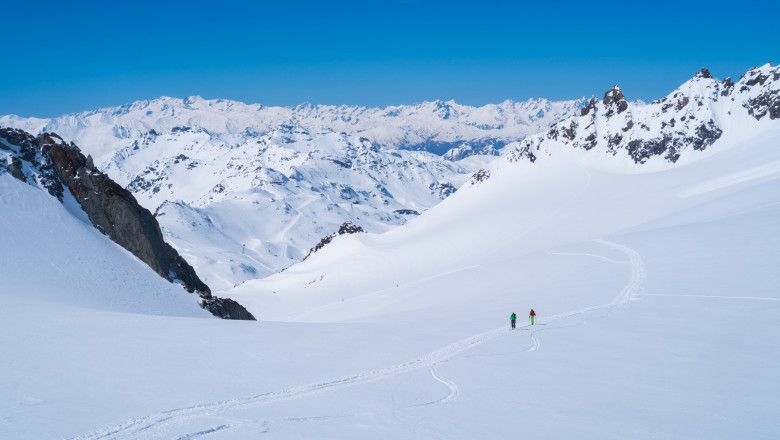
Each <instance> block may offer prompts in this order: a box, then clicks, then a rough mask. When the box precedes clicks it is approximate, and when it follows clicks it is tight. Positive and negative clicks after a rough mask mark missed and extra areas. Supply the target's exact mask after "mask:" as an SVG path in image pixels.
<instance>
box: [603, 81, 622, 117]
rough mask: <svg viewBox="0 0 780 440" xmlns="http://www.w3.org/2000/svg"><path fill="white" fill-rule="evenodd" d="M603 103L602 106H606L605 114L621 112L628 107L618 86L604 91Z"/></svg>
mask: <svg viewBox="0 0 780 440" xmlns="http://www.w3.org/2000/svg"><path fill="white" fill-rule="evenodd" d="M603 103H604V107H606V108H607V116H611V115H612V114H613V113H617V114H620V113H623V112H624V111H626V109H627V108H628V102H627V101H626V98H625V97H624V96H623V91H622V90H620V87H618V86H615V87H612V88H611V89H609V90H607V92H606V93H604V101H603Z"/></svg>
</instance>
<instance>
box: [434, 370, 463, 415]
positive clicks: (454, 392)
mask: <svg viewBox="0 0 780 440" xmlns="http://www.w3.org/2000/svg"><path fill="white" fill-rule="evenodd" d="M431 376H433V378H434V379H436V380H437V381H439V382H441V383H443V384H444V385H446V386H447V388H449V389H450V392H449V393H448V394H447V395H446V396H444V397H442V398H441V399H439V400H436V401H435V402H431V403H429V404H428V406H430V405H444V404H445V403H447V402H450V401H452V400H455V399H457V398H458V395H459V394H460V390H458V384H456V383H455V382H453V381H451V380H448V379H445V378H444V377H442V376H441V373H439V369H438V368H436V365H431Z"/></svg>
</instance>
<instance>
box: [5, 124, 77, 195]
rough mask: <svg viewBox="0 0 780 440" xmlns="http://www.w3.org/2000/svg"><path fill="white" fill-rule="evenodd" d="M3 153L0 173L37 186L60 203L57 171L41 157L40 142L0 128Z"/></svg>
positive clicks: (15, 130)
mask: <svg viewBox="0 0 780 440" xmlns="http://www.w3.org/2000/svg"><path fill="white" fill-rule="evenodd" d="M57 139H59V137H57ZM60 140H61V139H60ZM3 152H5V153H6V157H7V159H6V160H0V173H2V172H3V171H4V170H7V171H8V172H9V173H10V174H11V175H12V176H13V177H15V178H17V179H19V180H21V181H22V182H25V183H28V184H30V185H39V186H41V187H43V188H45V189H46V191H48V192H49V194H51V195H53V196H54V197H56V198H57V200H59V201H60V202H61V201H62V191H63V187H62V184H61V183H60V179H59V176H58V175H57V171H56V170H55V169H54V166H53V165H52V164H51V162H49V161H47V160H46V158H45V157H44V156H43V155H42V153H41V149H40V142H39V141H38V140H37V139H35V137H33V136H31V135H30V134H28V133H26V132H24V131H22V130H17V129H14V128H0V153H3ZM0 158H2V156H0ZM24 164H27V166H25V165H24Z"/></svg>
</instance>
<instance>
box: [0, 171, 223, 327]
mask: <svg viewBox="0 0 780 440" xmlns="http://www.w3.org/2000/svg"><path fill="white" fill-rule="evenodd" d="M0 243H1V244H2V245H1V246H0V292H2V296H3V303H4V305H5V306H6V307H5V311H6V313H16V312H17V310H16V309H17V308H20V309H25V310H18V311H19V312H21V313H22V316H26V315H25V313H32V315H31V316H38V315H37V312H36V309H37V305H38V304H40V305H43V304H44V303H47V302H52V303H56V304H58V305H61V306H62V307H65V308H66V309H67V308H70V307H87V308H90V309H99V310H109V311H115V312H124V313H140V314H153V315H166V316H189V317H207V316H210V315H209V314H208V313H205V312H204V311H203V310H201V308H200V307H199V305H198V302H199V301H200V298H198V297H197V296H193V295H191V294H188V293H187V292H186V291H184V290H183V289H182V288H181V286H179V285H177V284H172V283H170V282H168V281H167V280H165V279H163V278H161V277H160V276H159V275H157V274H156V273H155V272H154V271H152V270H151V269H150V268H149V266H147V265H146V264H145V263H143V262H142V261H141V260H139V259H138V258H136V257H135V256H133V255H132V254H131V253H130V252H128V251H126V250H124V249H122V248H121V247H119V246H118V245H117V244H115V243H114V242H112V241H111V240H110V239H109V238H108V237H106V236H104V235H102V234H101V233H100V232H98V230H97V229H95V227H94V226H92V223H90V221H89V219H88V218H87V215H86V214H85V213H84V211H82V210H81V208H80V207H79V205H78V203H77V202H76V200H75V199H74V198H73V196H72V195H71V194H70V192H69V191H67V190H66V191H65V192H64V203H60V202H59V201H58V200H57V199H56V198H55V197H52V196H51V195H50V194H49V193H47V192H46V191H45V190H43V189H41V188H38V187H34V186H31V185H27V184H25V183H22V182H20V181H19V180H17V179H14V178H13V177H11V175H10V174H7V173H4V174H0ZM9 307H10V308H11V309H12V310H14V312H9ZM42 316H44V315H41V317H40V318H30V319H34V321H32V322H37V321H39V320H40V319H44V318H42ZM4 331H6V332H8V335H7V336H12V337H15V336H14V332H13V331H10V329H9V328H4ZM22 342H24V341H22ZM74 342H78V341H74Z"/></svg>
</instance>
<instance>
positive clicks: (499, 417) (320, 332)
mask: <svg viewBox="0 0 780 440" xmlns="http://www.w3.org/2000/svg"><path fill="white" fill-rule="evenodd" d="M775 125H776V124H772V123H770V121H768V120H765V121H760V122H759V121H755V124H754V125H753V126H752V127H751V129H752V130H751V131H750V132H752V134H750V135H747V136H744V137H743V138H742V139H740V140H738V141H734V142H727V141H728V139H720V140H718V141H717V142H716V143H714V144H713V145H712V146H711V149H709V150H708V151H709V152H708V154H707V155H702V156H701V157H699V158H698V160H690V161H683V162H684V163H680V164H675V165H669V166H667V167H665V168H664V169H659V170H654V171H651V172H645V171H642V172H638V170H636V169H622V170H621V171H620V172H618V171H616V170H615V167H613V166H609V164H608V166H595V165H593V164H590V163H582V161H581V158H580V157H579V153H578V152H576V151H572V153H571V154H568V155H567V154H566V153H565V152H561V153H560V154H559V155H556V160H539V161H537V162H535V163H530V162H528V161H516V162H510V161H508V160H501V161H498V162H496V163H494V164H493V165H492V166H491V167H490V168H489V171H490V178H489V179H487V180H484V181H482V182H477V183H475V184H474V185H471V184H467V187H465V188H463V189H462V190H461V191H459V192H458V193H456V194H454V195H453V196H452V197H450V198H448V199H447V200H445V201H444V202H443V203H441V204H439V205H437V206H436V207H434V208H432V209H430V210H429V211H427V212H426V213H425V214H423V215H421V216H419V217H417V218H416V219H414V220H412V221H410V222H408V223H407V224H406V225H404V226H402V227H400V228H397V229H394V230H392V231H389V232H387V233H384V234H381V235H369V234H358V235H351V236H342V237H339V238H337V239H336V240H334V242H333V243H331V244H330V245H328V246H326V247H325V248H324V249H323V250H321V251H320V252H318V253H315V254H314V255H313V256H312V257H310V258H309V259H307V260H306V261H305V262H303V263H301V264H298V265H296V266H293V267H292V268H290V269H288V270H287V271H285V272H283V273H282V274H279V275H275V276H273V277H269V278H266V279H264V280H259V281H252V282H248V283H245V284H244V285H242V286H241V287H240V288H238V289H234V292H232V293H234V295H232V296H233V297H234V298H236V299H237V300H238V301H240V302H241V303H242V304H245V305H246V306H247V307H248V308H249V309H250V311H251V312H252V313H253V314H255V316H257V317H258V318H259V319H262V320H263V321H262V322H258V323H250V322H225V321H219V320H203V319H192V318H171V317H165V316H149V315H136V314H128V313H115V312H110V311H100V310H95V309H94V308H83V307H78V306H75V307H74V306H63V305H60V304H58V303H55V302H51V301H48V300H46V301H35V302H33V300H32V299H31V298H28V297H26V296H25V295H20V294H18V293H20V292H24V291H26V290H27V288H26V287H25V285H23V284H16V285H15V290H14V291H13V293H9V292H8V291H6V290H3V291H2V294H3V303H4V304H9V305H10V306H11V307H12V309H11V310H12V313H8V314H6V316H5V317H4V319H3V320H2V321H0V330H2V331H0V345H2V347H4V352H5V353H10V355H9V356H4V357H3V358H2V360H1V361H0V362H2V368H3V371H4V374H3V375H2V376H0V389H2V393H0V396H1V397H0V405H2V408H3V414H4V416H3V419H2V421H1V422H0V436H3V437H9V438H19V439H25V438H52V437H53V438H104V439H105V438H112V439H123V438H133V439H137V438H210V439H220V438H254V437H258V436H260V435H261V434H262V435H263V436H264V437H267V438H283V439H287V438H300V437H314V438H340V439H351V438H354V439H359V438H366V437H371V438H380V439H382V438H387V439H391V438H431V437H433V438H451V439H460V438H463V439H466V438H469V439H471V438H498V437H505V436H513V435H518V433H519V432H520V431H521V430H522V431H523V432H529V433H534V434H535V435H543V436H545V437H547V438H584V439H596V438H598V439H604V438H607V439H624V438H689V439H720V438H723V439H727V438H735V437H738V436H739V437H748V438H753V439H771V438H776V437H777V435H778V433H779V431H778V428H777V424H776V423H775V422H774V419H775V415H776V413H777V410H778V408H780V400H779V399H778V397H777V396H779V395H780V385H778V384H780V381H778V373H777V372H778V371H780V356H779V355H778V352H777V350H776V347H775V345H776V344H775V342H774V341H776V340H777V337H778V336H780V324H778V323H777V320H776V319H775V317H776V316H777V314H778V312H780V295H779V294H778V290H777V288H776V286H777V285H778V284H779V283H780V277H779V275H778V272H777V271H776V270H775V268H776V267H777V265H778V263H780V251H778V249H780V238H778V237H780V234H778V232H780V226H778V225H779V224H778V222H777V219H778V216H779V215H780V179H778V177H780V167H778V166H776V164H777V163H780V150H778V149H777V148H775V147H776V145H777V144H778V142H780V128H778V127H775ZM613 160H620V159H619V158H613ZM4 193H5V191H4ZM52 200H53V199H52ZM0 212H3V213H5V212H8V211H6V210H3V211H0ZM453 219H455V220H453ZM4 240H5V238H4ZM6 257H7V256H6ZM5 260H6V258H5V257H4V259H3V261H5ZM6 276H7V275H6ZM4 277H5V276H4ZM31 303H32V304H35V305H36V307H35V309H34V310H33V309H32V308H31V307H29V305H30V304H31ZM532 307H533V308H534V309H535V310H536V312H537V313H538V315H539V320H538V325H535V326H533V327H531V326H530V325H528V323H524V322H523V321H522V319H521V321H520V326H519V328H518V330H515V331H510V330H509V323H508V317H509V314H510V313H512V312H517V313H518V314H519V315H520V317H521V318H522V317H524V316H525V315H526V313H527V310H528V309H530V308H532ZM161 334H164V335H165V337H160V335H161ZM42 421H44V422H42Z"/></svg>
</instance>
